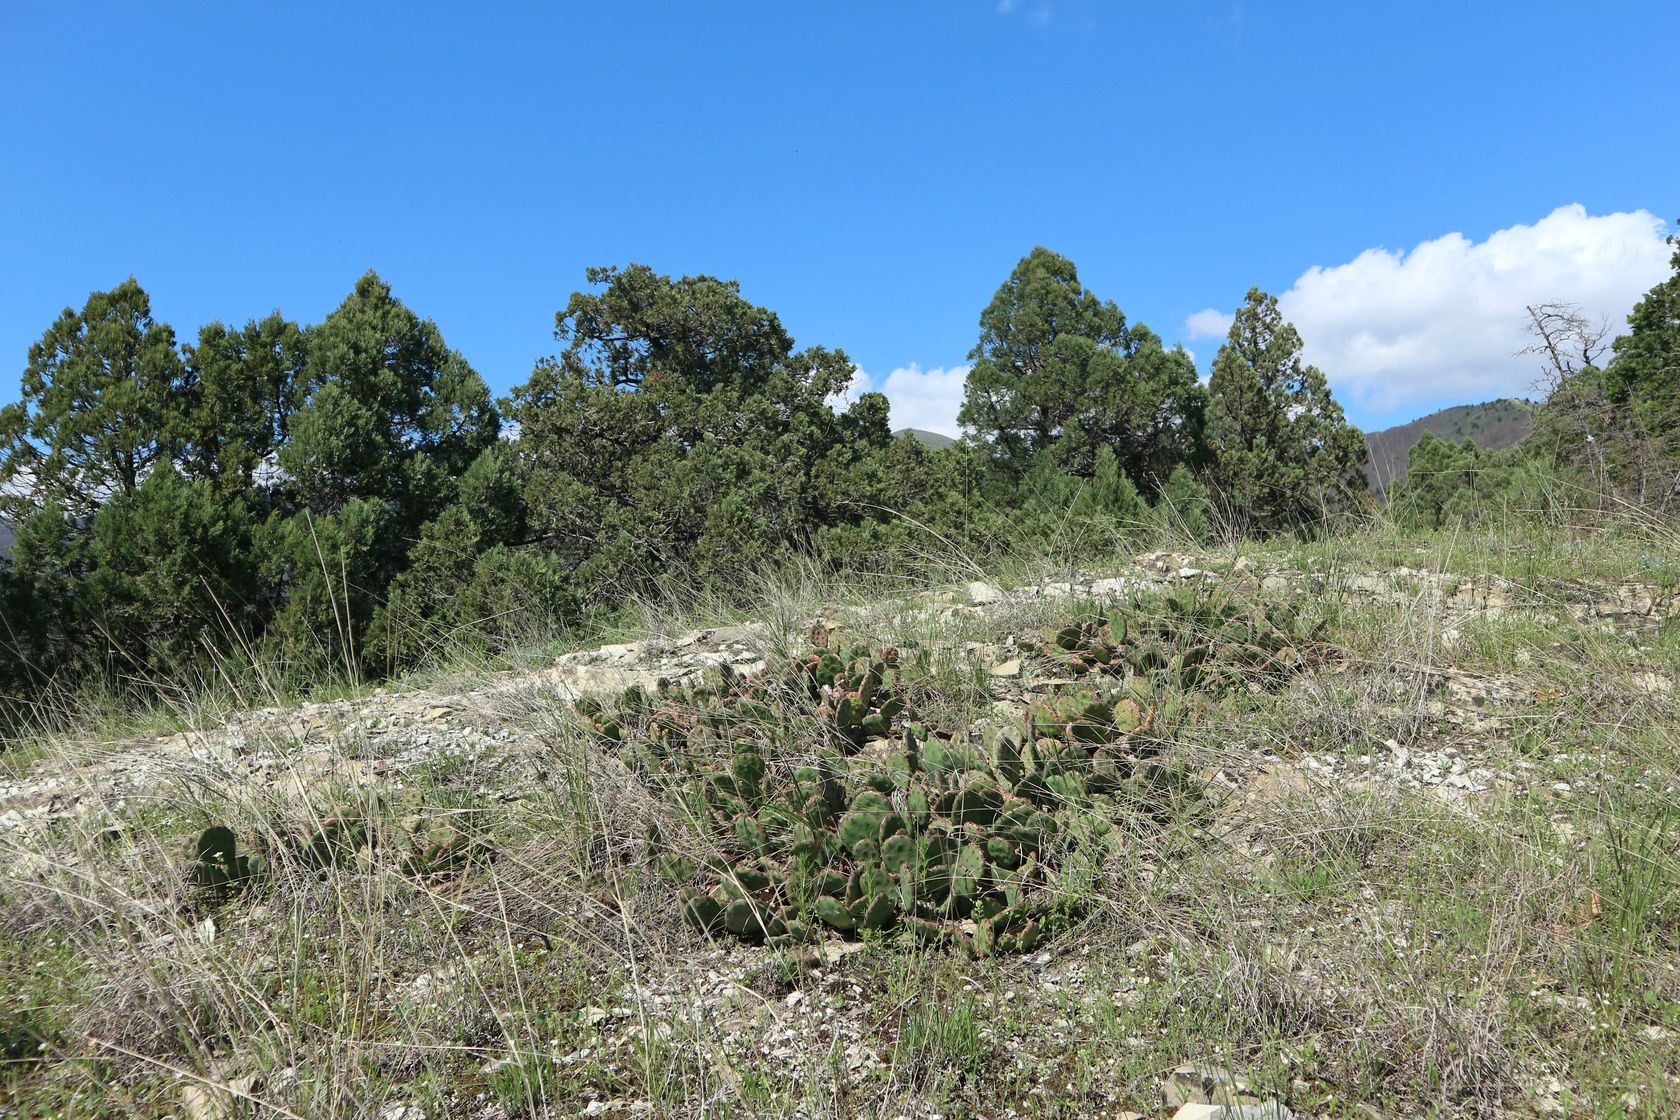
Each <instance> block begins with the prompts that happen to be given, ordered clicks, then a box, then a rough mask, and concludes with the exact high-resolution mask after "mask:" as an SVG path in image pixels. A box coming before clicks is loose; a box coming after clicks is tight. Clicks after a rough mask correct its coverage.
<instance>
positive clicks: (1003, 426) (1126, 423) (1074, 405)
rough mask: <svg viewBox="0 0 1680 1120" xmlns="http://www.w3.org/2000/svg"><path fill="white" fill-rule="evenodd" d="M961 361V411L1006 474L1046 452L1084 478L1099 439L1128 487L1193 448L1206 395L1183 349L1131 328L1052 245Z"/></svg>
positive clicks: (1033, 261) (1045, 457) (1144, 482)
mask: <svg viewBox="0 0 1680 1120" xmlns="http://www.w3.org/2000/svg"><path fill="white" fill-rule="evenodd" d="M969 359H970V360H971V361H972V362H973V363H974V365H973V367H972V368H971V369H970V371H969V374H968V380H967V384H966V386H965V388H964V395H963V407H962V411H961V413H960V414H959V417H958V419H959V420H960V421H961V422H962V423H963V424H964V425H967V426H970V427H972V428H974V429H975V431H976V432H978V433H979V434H980V436H981V437H982V438H983V439H985V440H986V441H987V442H988V444H989V446H990V450H991V454H992V456H993V458H994V459H995V461H996V462H997V463H998V465H999V466H1000V467H1001V468H1002V469H1003V470H1004V472H1005V473H1006V474H1007V475H1009V476H1011V477H1016V478H1018V477H1020V476H1021V475H1023V474H1024V473H1026V472H1027V471H1028V470H1029V469H1031V467H1032V466H1033V465H1034V464H1035V463H1038V462H1040V461H1048V462H1050V463H1052V464H1054V465H1055V466H1056V467H1057V468H1058V469H1061V470H1065V471H1067V472H1068V473H1070V474H1073V475H1076V476H1078V477H1083V478H1089V477H1091V476H1092V475H1093V474H1094V473H1095V471H1096V469H1097V465H1098V461H1097V455H1098V453H1099V451H1100V450H1101V449H1103V448H1107V449H1109V451H1110V453H1111V454H1114V455H1117V456H1118V457H1119V461H1118V466H1119V469H1120V470H1121V471H1122V472H1123V473H1124V474H1125V475H1126V476H1127V477H1129V478H1130V479H1131V480H1132V482H1133V483H1134V484H1135V485H1136V486H1139V487H1149V488H1153V487H1154V486H1156V485H1158V483H1159V480H1160V479H1161V478H1164V477H1165V476H1166V475H1167V474H1169V473H1170V472H1171V471H1172V469H1173V467H1174V466H1175V465H1177V464H1178V463H1180V462H1183V461H1185V460H1186V459H1189V458H1193V457H1194V455H1195V453H1196V444H1197V440H1198V438H1199V435H1198V434H1199V430H1200V426H1201V412H1202V407H1203V405H1202V401H1203V394H1202V390H1201V387H1200V386H1199V385H1198V384H1197V380H1196V368H1195V365H1194V364H1193V363H1192V362H1191V360H1190V358H1189V355H1187V354H1185V353H1184V351H1182V350H1180V349H1173V350H1170V351H1169V350H1165V349H1163V347H1162V345H1161V340H1160V339H1159V338H1158V337H1157V336H1156V335H1155V334H1154V333H1153V332H1151V331H1150V330H1149V329H1148V328H1147V327H1144V326H1142V325H1141V324H1138V325H1135V326H1128V325H1127V323H1126V317H1125V315H1123V314H1122V313H1121V311H1120V309H1119V308H1118V307H1116V306H1115V305H1114V303H1113V302H1112V301H1110V300H1101V299H1098V298H1097V296H1096V295H1094V294H1093V293H1091V292H1089V291H1087V290H1086V289H1085V288H1084V287H1083V286H1082V285H1081V284H1080V282H1079V275H1078V271H1077V270H1076V269H1075V268H1074V265H1073V262H1072V261H1070V260H1068V259H1067V258H1066V257H1063V256H1060V255H1058V254H1056V253H1053V252H1051V251H1050V250H1048V249H1045V248H1043V247H1039V248H1036V249H1034V250H1033V251H1032V252H1031V253H1030V254H1028V255H1027V256H1025V257H1023V258H1022V259H1021V261H1020V262H1019V263H1018V264H1017V265H1016V266H1015V269H1014V271H1013V272H1012V273H1011V274H1010V276H1009V279H1008V280H1006V281H1005V282H1004V284H1003V286H1002V287H1000V288H999V289H998V291H997V294H996V295H995V296H994V297H993V298H992V302H991V303H990V304H989V305H988V306H987V307H986V309H985V311H984V312H982V313H981V316H980V341H979V342H978V343H977V344H976V345H975V347H974V350H973V351H972V352H971V353H970V354H969Z"/></svg>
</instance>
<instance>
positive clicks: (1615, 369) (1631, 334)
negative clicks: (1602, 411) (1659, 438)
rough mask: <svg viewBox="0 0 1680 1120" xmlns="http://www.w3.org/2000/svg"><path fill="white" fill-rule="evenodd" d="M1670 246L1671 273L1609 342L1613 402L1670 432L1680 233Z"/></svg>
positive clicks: (1678, 355) (1678, 389) (1678, 403)
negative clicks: (1624, 329)
mask: <svg viewBox="0 0 1680 1120" xmlns="http://www.w3.org/2000/svg"><path fill="white" fill-rule="evenodd" d="M1668 243H1669V245H1671V246H1673V248H1674V255H1673V256H1672V257H1671V258H1670V264H1671V265H1672V266H1673V268H1674V275H1672V276H1670V277H1668V278H1667V279H1665V280H1663V281H1661V282H1659V283H1658V284H1656V285H1655V286H1654V287H1653V288H1651V290H1650V291H1648V292H1646V293H1645V296H1644V298H1643V299H1641V300H1640V301H1639V302H1638V303H1636V304H1634V307H1633V310H1632V311H1631V312H1629V313H1628V327H1629V330H1628V333H1627V334H1625V335H1623V336H1622V337H1620V338H1618V339H1616V341H1615V342H1614V344H1613V349H1614V350H1615V358H1614V360H1612V361H1611V363H1610V369H1609V374H1610V393H1611V397H1612V399H1613V400H1615V401H1617V402H1618V403H1626V404H1628V405H1630V406H1632V407H1633V408H1635V409H1637V410H1639V411H1641V412H1644V413H1646V414H1647V416H1648V418H1649V420H1650V421H1651V425H1650V426H1652V427H1656V426H1659V425H1665V424H1666V426H1667V429H1668V433H1669V434H1672V433H1673V432H1674V430H1675V429H1674V423H1673V422H1674V420H1675V419H1676V418H1677V417H1680V378H1677V377H1676V376H1675V374H1676V371H1680V235H1675V236H1672V237H1670V238H1669V239H1668Z"/></svg>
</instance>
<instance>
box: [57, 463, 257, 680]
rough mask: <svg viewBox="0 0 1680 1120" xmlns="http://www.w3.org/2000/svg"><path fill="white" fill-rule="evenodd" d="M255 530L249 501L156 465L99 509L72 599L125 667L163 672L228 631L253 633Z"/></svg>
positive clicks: (213, 643)
mask: <svg viewBox="0 0 1680 1120" xmlns="http://www.w3.org/2000/svg"><path fill="white" fill-rule="evenodd" d="M254 529H255V526H254V525H253V523H252V521H251V518H250V515H249V514H248V513H247V512H246V509H245V505H244V503H243V502H242V501H241V500H240V499H238V498H233V499H231V500H230V499H226V498H224V497H222V496H221V495H219V494H218V493H217V492H216V488H215V487H214V486H213V485H212V484H210V483H208V482H205V481H188V480H186V479H184V478H182V477H181V476H180V475H179V474H177V473H175V469H174V467H173V466H172V465H170V464H168V463H164V464H160V465H159V466H158V467H157V468H156V469H155V470H153V471H152V472H151V474H149V475H148V476H147V477H146V479H145V481H144V482H142V483H141V484H140V485H139V487H137V488H136V489H135V490H134V491H133V492H131V493H127V494H118V495H117V496H116V497H114V498H112V499H111V500H110V501H108V502H106V503H105V505H104V506H102V507H101V508H100V510H99V512H98V513H97V514H96V515H95V516H94V518H93V539H92V541H91V545H90V548H89V559H90V563H91V571H90V572H89V574H88V577H87V579H86V580H84V581H83V582H82V583H81V585H80V587H79V588H78V592H77V596H76V600H77V602H78V603H79V604H82V605H84V608H85V609H87V610H92V611H97V612H98V613H97V615H95V617H94V619H93V620H92V621H93V622H94V623H95V625H96V628H97V630H98V632H99V633H101V634H103V635H104V636H105V638H106V640H107V641H108V642H109V643H110V645H111V647H112V649H113V651H114V653H115V656H116V657H117V659H118V660H119V661H120V662H121V664H122V667H123V669H124V671H126V672H133V673H138V674H140V675H143V676H144V675H148V674H149V675H153V676H158V677H163V676H167V675H168V674H170V673H171V672H172V671H175V670H178V669H180V668H182V667H185V666H188V665H191V664H193V663H195V662H196V661H198V660H200V659H201V658H202V657H203V656H204V655H205V654H206V653H207V652H208V650H210V649H214V648H216V647H217V646H219V645H221V644H222V643H221V642H220V641H218V639H219V638H220V637H221V636H223V635H226V634H229V633H233V634H238V633H243V632H247V631H248V629H249V626H250V623H251V621H252V616H253V612H254V610H255V609H256V607H257V600H258V589H257V580H256V576H257V563H256V557H255V556H254V554H253V553H252V550H251V535H252V533H253V531H254Z"/></svg>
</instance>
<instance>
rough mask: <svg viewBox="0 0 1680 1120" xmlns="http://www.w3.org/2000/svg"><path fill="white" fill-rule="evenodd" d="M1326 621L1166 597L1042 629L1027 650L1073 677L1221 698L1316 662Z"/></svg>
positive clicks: (1287, 610) (1281, 609)
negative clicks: (1151, 605)
mask: <svg viewBox="0 0 1680 1120" xmlns="http://www.w3.org/2000/svg"><path fill="white" fill-rule="evenodd" d="M1325 628H1326V623H1325V622H1324V621H1320V622H1318V623H1317V624H1316V625H1309V624H1308V623H1307V622H1306V621H1305V620H1304V619H1303V618H1302V617H1301V615H1300V612H1299V611H1298V610H1296V608H1295V607H1294V606H1292V605H1289V604H1280V603H1272V604H1267V605H1266V606H1264V607H1262V608H1252V607H1245V606H1243V605H1241V604H1238V603H1234V602H1222V601H1217V600H1215V599H1214V598H1212V597H1211V596H1206V595H1195V596H1188V595H1187V596H1167V597H1165V598H1164V599H1162V600H1161V602H1160V603H1159V604H1158V609H1156V610H1151V611H1142V610H1139V611H1135V612H1133V614H1132V617H1131V618H1129V619H1128V618H1127V617H1126V616H1124V615H1122V614H1120V613H1118V612H1109V613H1100V614H1097V615H1095V616H1093V617H1090V618H1086V619H1083V620H1080V621H1076V622H1072V623H1070V624H1068V625H1066V626H1062V627H1053V628H1050V629H1047V630H1046V631H1045V632H1044V635H1043V642H1042V643H1041V644H1038V645H1033V646H1029V648H1030V649H1032V650H1035V651H1037V652H1041V653H1044V654H1046V655H1049V656H1052V657H1055V658H1056V659H1058V660H1059V661H1060V662H1061V663H1062V664H1063V665H1064V666H1065V667H1066V668H1067V669H1068V670H1069V671H1070V672H1072V673H1073V674H1075V675H1077V676H1085V675H1101V676H1108V677H1114V678H1119V679H1123V680H1126V681H1128V682H1132V683H1135V684H1136V685H1137V687H1139V688H1146V689H1150V690H1153V691H1155V692H1158V693H1170V692H1178V693H1186V692H1200V693H1203V694H1208V695H1216V696H1217V695H1220V694H1224V693H1226V692H1230V691H1242V690H1246V689H1248V688H1249V687H1251V686H1252V687H1255V688H1267V687H1277V686H1280V685H1282V684H1283V683H1285V682H1286V681H1287V680H1288V679H1289V677H1290V676H1292V675H1293V674H1295V673H1297V672H1299V671H1300V670H1301V669H1303V668H1305V667H1306V666H1307V665H1308V664H1311V663H1312V662H1314V661H1317V660H1321V659H1322V658H1323V657H1324V655H1325V653H1326V647H1325V645H1324V642H1323V637H1324V631H1325Z"/></svg>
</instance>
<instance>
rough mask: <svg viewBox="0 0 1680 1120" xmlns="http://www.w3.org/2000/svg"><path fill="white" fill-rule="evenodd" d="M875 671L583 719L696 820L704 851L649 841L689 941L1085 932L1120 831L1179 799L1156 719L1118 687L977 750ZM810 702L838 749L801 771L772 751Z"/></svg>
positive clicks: (855, 658)
mask: <svg viewBox="0 0 1680 1120" xmlns="http://www.w3.org/2000/svg"><path fill="white" fill-rule="evenodd" d="M1104 625H1105V626H1106V625H1107V623H1106V620H1105V621H1104ZM1075 629H1076V630H1077V628H1075ZM1078 633H1079V634H1081V635H1083V634H1085V631H1083V630H1078ZM817 637H818V638H819V639H824V638H825V636H824V635H822V634H819V635H817ZM1070 641H1071V644H1075V645H1077V644H1078V641H1079V639H1078V638H1075V639H1071V640H1070ZM866 653H867V651H862V650H856V649H854V650H851V651H848V652H847V653H846V654H842V653H840V652H838V651H836V650H832V649H829V648H828V647H827V645H826V644H824V645H820V646H819V647H818V648H817V649H815V650H813V651H812V652H811V653H809V654H807V655H805V656H804V657H802V658H800V659H799V660H798V661H797V662H796V663H795V665H794V666H793V667H792V669H791V670H790V671H785V672H782V673H769V672H765V673H760V674H757V675H755V676H752V677H733V676H729V675H725V676H723V677H720V678H719V679H718V680H716V681H715V682H711V683H709V684H705V685H702V686H699V687H696V688H690V689H685V690H681V691H678V690H671V689H662V690H661V692H660V693H659V695H657V696H649V695H648V694H646V693H644V692H642V691H640V690H632V691H631V692H629V693H626V694H625V695H624V696H623V697H622V698H621V699H620V700H619V701H618V702H617V703H616V704H614V705H612V706H611V707H608V706H604V705H602V704H601V703H599V702H597V701H588V700H586V701H582V702H580V703H579V704H578V712H579V714H580V716H581V717H582V718H583V720H584V722H585V724H586V725H587V726H589V727H591V728H592V729H593V730H594V731H595V733H596V734H597V735H598V736H599V737H600V739H601V741H602V742H603V743H604V744H607V745H610V746H614V747H616V749H618V750H619V751H620V752H621V755H622V757H624V758H625V759H626V761H628V762H629V763H630V764H631V765H632V767H633V768H634V769H635V771H636V772H637V773H638V775H639V776H640V777H641V778H642V780H643V781H645V782H647V783H648V784H649V785H650V787H651V788H652V789H653V790H654V791H655V792H657V793H658V794H660V795H661V796H662V797H664V798H665V799H667V800H668V801H670V802H671V803H673V804H676V805H678V806H681V808H682V816H683V817H684V819H685V820H686V821H687V822H688V823H689V825H690V831H691V833H692V834H693V842H692V843H688V844H675V843H671V842H668V841H667V840H666V839H665V838H664V837H663V836H662V835H661V834H660V833H659V832H658V831H657V830H656V831H655V832H654V833H653V834H652V835H651V836H650V841H649V843H650V854H651V855H652V857H653V866H654V867H655V868H656V870H658V871H659V872H660V874H662V875H664V876H665V877H666V878H668V879H669V880H671V881H672V882H673V883H674V884H675V885H677V886H678V887H680V888H681V897H682V904H681V905H682V912H683V915H684V917H685V919H686V920H687V921H688V922H689V923H690V924H692V925H694V926H696V927H698V928H701V929H704V930H707V931H710V932H714V933H724V932H727V933H730V934H733V935H735V936H738V937H743V938H746V939H748V940H754V941H761V940H769V941H772V942H776V943H782V942H793V941H801V940H805V939H808V938H812V937H815V936H818V934H819V931H820V930H822V929H823V928H828V929H832V930H836V931H839V932H842V933H861V932H870V931H879V932H882V933H886V932H894V931H896V932H900V933H902V934H905V935H907V936H912V937H916V938H923V939H930V940H935V941H942V942H948V943H952V944H960V945H963V946H965V947H966V948H967V949H968V950H969V951H971V952H974V953H977V954H989V953H992V952H999V951H1002V952H1011V951H1022V950H1026V949H1030V948H1032V947H1034V946H1035V945H1037V944H1038V943H1039V942H1040V941H1041V940H1042V939H1043V938H1044V937H1046V936H1048V935H1050V934H1051V933H1053V932H1054V931H1056V930H1057V929H1059V928H1062V927H1063V926H1064V925H1065V924H1066V923H1067V922H1068V921H1069V920H1070V919H1071V918H1073V917H1074V916H1075V915H1076V914H1077V912H1078V909H1079V902H1078V900H1079V898H1080V897H1081V893H1082V892H1081V890H1080V889H1078V888H1079V885H1080V884H1082V883H1083V882H1084V881H1085V879H1086V877H1088V876H1089V874H1090V873H1091V871H1092V869H1093V868H1094V867H1095V866H1096V865H1097V864H1099V863H1100V862H1101V860H1102V853H1103V852H1104V850H1105V849H1106V847H1107V846H1108V845H1110V844H1113V843H1117V842H1118V835H1119V834H1118V833H1117V832H1116V831H1115V829H1114V828H1113V822H1114V820H1115V819H1117V818H1118V817H1120V816H1129V815H1135V814H1137V813H1139V812H1143V813H1146V814H1147V813H1150V812H1153V811H1158V810H1159V809H1160V807H1161V805H1162V804H1163V803H1162V801H1161V799H1160V796H1159V793H1160V791H1162V790H1163V789H1165V788H1167V786H1171V785H1173V783H1175V782H1177V781H1178V778H1177V776H1176V772H1175V771H1171V770H1170V769H1168V768H1164V767H1161V766H1160V765H1159V763H1158V762H1157V761H1156V760H1155V759H1154V757H1153V756H1154V753H1155V748H1154V742H1155V739H1154V736H1155V734H1156V733H1157V728H1158V724H1157V722H1156V720H1157V711H1156V709H1155V708H1153V707H1150V706H1146V704H1145V703H1143V702H1140V701H1139V700H1138V699H1136V698H1134V697H1133V696H1131V695H1127V694H1124V693H1122V692H1121V691H1118V690H1114V689H1109V690H1107V691H1104V692H1101V693H1098V692H1077V693H1068V694H1052V695H1049V696H1046V697H1043V698H1041V699H1040V700H1038V701H1036V702H1035V703H1034V704H1033V705H1031V706H1030V708H1029V710H1028V714H1027V718H1026V721H1025V722H1024V724H1022V725H1021V726H1019V727H994V728H991V729H990V730H989V731H987V732H986V734H985V735H984V737H983V739H982V740H981V741H980V742H978V743H975V742H971V741H968V740H967V739H966V738H956V737H953V736H951V735H949V734H946V733H943V732H941V731H939V730H938V729H937V728H936V727H934V726H932V725H929V724H927V723H924V722H921V721H918V720H916V719H915V718H914V716H913V715H911V714H910V713H908V712H906V711H905V710H904V708H903V706H902V704H901V703H900V702H899V701H898V698H897V697H896V696H893V695H892V694H891V693H892V689H893V686H894V685H895V684H896V683H897V681H896V680H895V673H894V671H895V669H898V668H899V657H898V655H896V654H895V652H894V651H890V650H889V651H882V652H881V654H880V655H878V656H875V657H869V656H865V654H866ZM795 698H803V702H804V703H806V704H810V705H811V706H812V710H813V712H814V714H815V716H816V718H817V720H818V723H819V725H820V726H822V727H824V728H826V729H827V734H826V736H825V738H824V739H823V740H821V745H820V746H816V747H814V748H804V749H796V750H795V751H793V752H792V753H789V754H783V753H781V752H778V751H776V750H773V749H771V748H769V747H767V746H765V745H764V744H765V743H767V742H772V741H775V739H776V732H777V730H778V728H785V727H786V726H788V719H789V717H788V715H787V709H786V704H787V702H788V701H789V699H795ZM859 713H867V714H863V715H861V716H860V715H859ZM900 721H902V722H900ZM795 725H797V724H795ZM887 732H896V738H893V737H889V736H888V735H887V734H878V733H887ZM866 740H874V741H873V742H871V743H870V744H869V747H868V749H867V750H865V751H862V752H861V753H860V752H859V747H860V745H863V744H864V743H865V741H866ZM713 760H716V761H713ZM1164 782H1165V783H1167V785H1163V783H1164ZM1174 788H1175V789H1176V786H1174Z"/></svg>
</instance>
